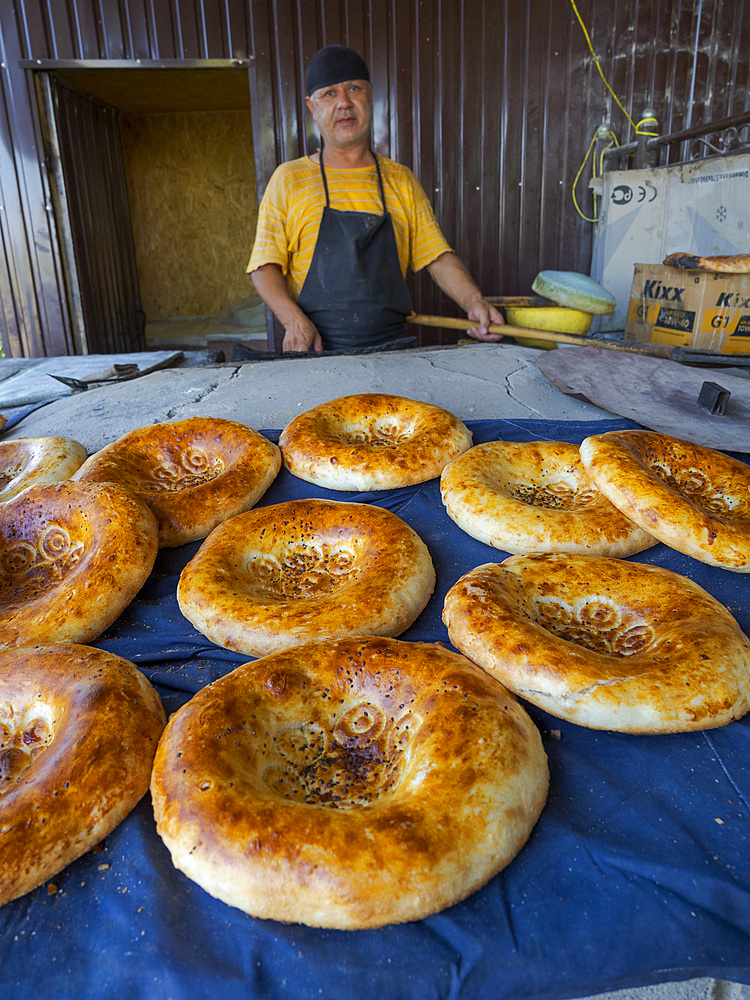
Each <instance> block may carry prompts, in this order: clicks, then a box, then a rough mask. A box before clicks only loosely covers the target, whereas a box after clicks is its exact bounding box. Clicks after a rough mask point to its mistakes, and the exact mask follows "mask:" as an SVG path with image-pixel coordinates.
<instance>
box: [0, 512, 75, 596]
mask: <svg viewBox="0 0 750 1000" xmlns="http://www.w3.org/2000/svg"><path fill="white" fill-rule="evenodd" d="M83 554H84V544H83V542H82V541H80V540H74V539H72V538H71V537H70V534H69V532H68V531H67V529H66V528H64V527H63V526H62V525H60V524H48V525H47V526H46V527H45V529H44V531H43V532H42V533H41V534H40V535H39V537H38V538H37V539H35V540H34V539H31V540H28V539H27V540H25V541H18V542H12V543H11V544H9V545H6V546H5V547H4V548H3V549H2V550H0V570H2V574H3V576H4V578H5V579H4V581H3V582H2V583H0V589H2V590H4V591H5V593H6V595H8V596H10V597H11V598H12V599H13V600H18V601H28V600H31V599H33V597H34V596H36V595H39V594H43V593H45V592H46V591H47V590H50V589H51V588H52V587H55V586H57V584H58V583H59V582H60V580H62V579H63V578H64V577H66V576H67V575H68V573H70V572H72V570H74V569H75V567H76V566H77V565H78V563H79V562H80V561H81V558H82V557H83Z"/></svg>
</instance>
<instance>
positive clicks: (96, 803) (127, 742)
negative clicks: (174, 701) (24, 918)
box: [0, 644, 165, 905]
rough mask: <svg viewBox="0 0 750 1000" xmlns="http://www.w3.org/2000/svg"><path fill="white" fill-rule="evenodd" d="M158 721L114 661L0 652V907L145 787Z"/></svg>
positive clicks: (84, 650)
mask: <svg viewBox="0 0 750 1000" xmlns="http://www.w3.org/2000/svg"><path fill="white" fill-rule="evenodd" d="M164 721H165V719H164V710H163V708H162V706H161V702H160V701H159V696H158V695H157V694H156V692H155V691H154V689H153V688H152V687H151V685H150V684H149V682H148V681H147V680H146V678H145V677H144V676H143V674H141V673H140V672H139V671H138V670H136V668H135V667H134V666H133V664H132V663H130V662H129V661H128V660H124V659H122V658H121V657H119V656H113V655H112V654H111V653H105V652H104V651H102V650H100V649H92V648H91V647H89V646H78V645H74V644H71V645H53V646H29V647H24V648H22V649H6V650H3V651H2V652H0V905H2V904H4V903H7V902H8V901H9V900H11V899H15V898H16V897H18V896H22V895H24V893H27V892H30V891H31V890H32V889H35V888H36V887H37V886H38V885H41V883H42V882H44V881H46V879H48V878H50V877H51V876H53V875H55V874H56V873H57V872H59V871H61V870H62V869H63V868H65V867H66V865H69V864H70V863H71V861H74V860H75V859H76V858H78V857H80V856H81V855H82V854H84V853H85V852H86V851H88V850H89V848H91V847H93V846H94V845H95V844H97V843H99V841H101V840H102V839H103V838H104V837H106V836H107V834H108V833H110V832H111V831H112V830H113V829H114V828H115V827H116V826H117V824H118V823H120V822H121V820H123V819H124V818H125V816H126V815H127V814H128V813H129V812H130V810H131V809H132V808H133V807H134V806H135V804H136V803H137V802H138V800H139V799H140V798H142V796H143V795H144V794H145V793H146V791H147V790H148V784H149V779H150V776H151V764H152V762H153V758H154V753H155V751H156V744H157V741H158V739H159V736H160V734H161V732H162V729H163V728H164Z"/></svg>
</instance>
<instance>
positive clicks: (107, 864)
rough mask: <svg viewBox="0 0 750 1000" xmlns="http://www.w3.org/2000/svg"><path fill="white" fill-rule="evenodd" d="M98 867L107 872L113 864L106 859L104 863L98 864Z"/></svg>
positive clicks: (99, 869)
mask: <svg viewBox="0 0 750 1000" xmlns="http://www.w3.org/2000/svg"><path fill="white" fill-rule="evenodd" d="M96 867H97V869H98V871H100V872H105V871H106V870H107V869H108V868H111V867H112V865H111V864H110V863H109V861H105V862H104V863H103V864H101V865H97V866H96Z"/></svg>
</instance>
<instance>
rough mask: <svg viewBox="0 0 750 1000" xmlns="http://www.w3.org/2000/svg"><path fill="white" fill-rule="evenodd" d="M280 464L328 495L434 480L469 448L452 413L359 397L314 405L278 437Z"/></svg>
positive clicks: (467, 434)
mask: <svg viewBox="0 0 750 1000" xmlns="http://www.w3.org/2000/svg"><path fill="white" fill-rule="evenodd" d="M279 444H280V446H281V452H282V456H283V461H284V465H285V467H286V468H287V469H289V471H290V472H291V473H293V474H294V475H295V476H298V477H299V478H300V479H304V480H306V481H307V482H310V483H315V484H316V485H318V486H324V487H326V488H327V489H331V490H388V489H394V488H396V487H399V486H411V485H413V484H415V483H423V482H426V481H427V480H428V479H434V478H435V477H436V476H439V475H440V473H441V472H442V470H443V467H444V466H445V465H446V463H447V462H450V460H451V459H452V458H455V457H456V455H460V454H461V452H462V451H466V449H467V448H470V447H471V432H470V431H469V430H468V428H467V427H465V426H464V424H462V423H461V421H460V420H459V419H458V418H457V417H454V416H453V414H452V413H449V412H448V411H447V410H443V409H441V408H440V407H438V406H433V405H432V404H430V403H420V402H417V401H416V400H413V399H405V398H404V397H403V396H390V395H386V394H383V393H364V394H361V395H357V396H342V397H341V398H339V399H332V400H331V401H330V402H328V403H322V404H321V405H320V406H316V407H314V408H313V409H311V410H307V412H305V413H301V414H300V415H299V416H298V417H295V418H294V420H292V421H291V423H289V424H288V425H287V426H286V427H285V428H284V430H283V431H282V434H281V437H280V438H279Z"/></svg>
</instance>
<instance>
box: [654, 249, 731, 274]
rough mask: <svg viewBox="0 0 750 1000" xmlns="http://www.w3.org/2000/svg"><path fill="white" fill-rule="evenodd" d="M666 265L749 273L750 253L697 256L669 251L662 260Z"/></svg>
mask: <svg viewBox="0 0 750 1000" xmlns="http://www.w3.org/2000/svg"><path fill="white" fill-rule="evenodd" d="M662 263H663V264H666V265H667V266H668V267H680V268H689V269H690V270H695V271H711V272H713V273H715V274H750V253H736V254H719V255H718V256H715V257H699V256H697V255H696V254H692V253H680V252H678V253H671V254H669V255H668V256H667V257H665V258H664V260H663V261H662Z"/></svg>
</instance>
